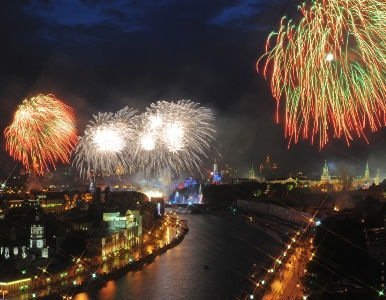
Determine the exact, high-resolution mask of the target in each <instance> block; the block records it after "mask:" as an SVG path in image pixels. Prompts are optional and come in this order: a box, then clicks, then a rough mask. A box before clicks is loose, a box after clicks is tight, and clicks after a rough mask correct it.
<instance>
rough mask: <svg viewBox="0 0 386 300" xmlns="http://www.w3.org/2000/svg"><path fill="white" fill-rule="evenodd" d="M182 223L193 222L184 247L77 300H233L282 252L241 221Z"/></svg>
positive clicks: (195, 218)
mask: <svg viewBox="0 0 386 300" xmlns="http://www.w3.org/2000/svg"><path fill="white" fill-rule="evenodd" d="M180 217H181V219H187V220H188V225H189V229H190V231H189V233H188V234H187V235H186V236H185V239H184V240H183V241H182V242H181V243H180V244H179V245H177V246H176V247H174V248H172V249H171V250H169V251H167V252H166V253H164V254H162V255H161V256H159V257H157V258H156V259H155V260H154V261H153V262H152V263H151V264H148V265H146V266H144V267H142V269H141V270H138V271H136V272H130V273H128V274H126V275H125V276H124V277H122V278H121V279H119V280H117V281H109V282H108V283H107V284H106V286H105V287H103V288H102V289H101V290H99V291H96V292H95V293H94V294H86V293H81V294H78V295H77V296H76V297H75V299H76V300H85V299H103V300H109V299H124V300H126V299H173V300H174V299H189V300H190V299H234V298H237V297H238V296H240V294H241V292H242V291H243V289H244V288H245V287H246V284H247V274H248V273H249V272H250V271H251V268H252V265H253V264H254V263H256V264H257V265H260V266H266V265H267V264H268V262H269V261H272V258H271V257H270V255H274V254H275V253H279V251H280V249H281V248H282V245H281V243H280V241H277V240H275V239H273V238H271V237H270V236H269V235H267V234H266V233H264V232H263V231H260V230H259V229H257V228H254V227H252V226H250V225H248V224H246V223H245V221H243V220H242V219H241V218H239V217H233V216H212V215H180ZM204 266H207V267H204Z"/></svg>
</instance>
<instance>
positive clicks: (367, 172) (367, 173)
mask: <svg viewBox="0 0 386 300" xmlns="http://www.w3.org/2000/svg"><path fill="white" fill-rule="evenodd" d="M363 179H364V180H366V181H369V179H370V170H369V162H366V169H365V176H364V177H363Z"/></svg>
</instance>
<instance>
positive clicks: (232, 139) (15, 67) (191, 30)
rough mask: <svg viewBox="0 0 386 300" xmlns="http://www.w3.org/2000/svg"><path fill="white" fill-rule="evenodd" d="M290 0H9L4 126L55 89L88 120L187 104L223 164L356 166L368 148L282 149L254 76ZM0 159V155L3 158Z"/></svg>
mask: <svg viewBox="0 0 386 300" xmlns="http://www.w3.org/2000/svg"><path fill="white" fill-rule="evenodd" d="M294 8H295V4H294V3H292V2H291V1H288V0H258V1H252V0H243V1H230V0H228V1H227V0H225V1H207V0H205V1H201V0H185V1H177V0H176V1H171V0H165V1H124V0H115V1H111V0H105V1H103V0H99V1H98V0H83V1H82V0H57V1H56V0H55V1H54V0H41V1H28V2H27V1H26V2H20V1H6V2H5V3H3V4H2V9H1V11H0V19H1V20H2V26H0V38H1V41H2V43H1V45H2V46H1V47H0V63H1V68H0V99H1V100H0V101H1V102H2V110H1V111H0V117H1V120H0V125H1V128H4V126H5V124H7V123H8V122H9V121H10V118H11V115H12V112H13V111H14V109H15V108H16V106H17V104H18V102H19V101H20V100H21V99H22V98H24V97H26V96H28V95H31V94H34V93H37V92H52V93H55V94H56V95H57V96H58V97H60V98H63V99H64V100H65V101H66V102H68V103H69V104H70V105H72V106H74V108H75V109H76V112H77V116H78V119H79V128H80V129H83V128H84V125H85V123H86V122H87V121H88V119H89V118H90V117H91V115H92V113H95V112H97V111H114V110H117V109H120V108H121V107H122V106H125V105H130V106H134V107H138V108H140V109H142V108H144V107H145V106H146V105H148V104H149V103H151V102H154V101H156V100H159V99H173V100H176V99H180V98H189V99H192V100H193V101H197V102H200V103H203V104H205V105H207V106H209V107H211V108H213V109H214V110H215V112H216V117H217V119H218V127H219V128H218V131H219V138H218V143H219V148H220V149H219V150H220V151H221V153H222V154H223V159H224V161H226V162H230V163H231V164H234V165H236V166H238V167H239V168H241V169H242V170H246V169H247V168H248V167H249V166H250V163H251V161H255V162H257V161H260V160H262V159H263V157H264V156H265V155H266V154H267V153H271V154H272V156H273V158H274V159H275V160H276V161H278V163H279V167H282V170H285V171H287V170H293V169H305V170H307V171H316V172H319V171H320V167H321V163H322V161H323V160H324V158H332V159H340V160H341V159H343V160H344V161H347V162H349V163H350V162H353V163H356V162H358V163H361V162H362V160H365V159H366V158H367V157H368V156H369V153H370V152H372V151H373V150H374V151H375V152H377V151H378V152H382V150H379V149H382V145H384V142H385V141H384V137H383V136H384V135H383V134H377V135H375V136H374V138H373V140H374V144H373V145H372V146H367V145H365V144H364V143H363V142H357V143H354V145H353V148H350V149H349V148H347V147H346V146H345V145H344V143H341V142H337V143H333V144H331V145H329V146H328V147H327V149H326V151H323V152H319V151H318V149H317V148H316V147H311V146H309V145H308V143H301V144H300V145H297V146H294V147H292V148H291V149H290V150H287V142H286V141H285V139H284V137H283V131H282V128H281V126H280V125H276V124H274V122H273V115H274V109H275V103H274V102H273V100H272V98H271V96H270V92H269V89H268V86H267V84H266V82H265V81H264V80H263V79H262V78H261V77H260V76H259V75H258V74H257V73H256V70H255V63H256V60H257V58H258V57H259V56H260V55H261V53H262V51H263V48H264V43H265V39H266V36H267V34H268V33H269V31H271V30H273V29H275V28H276V27H277V25H278V23H279V21H280V18H281V17H282V16H283V15H285V14H289V13H290V11H291V13H293V10H294ZM3 156H4V157H6V156H5V154H4V155H3Z"/></svg>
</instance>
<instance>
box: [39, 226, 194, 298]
mask: <svg viewBox="0 0 386 300" xmlns="http://www.w3.org/2000/svg"><path fill="white" fill-rule="evenodd" d="M188 232H189V227H188V226H187V224H186V223H185V224H184V226H182V227H181V231H180V233H179V234H178V235H176V236H175V237H174V238H173V239H172V240H171V241H170V243H165V244H164V246H162V247H160V248H158V249H156V250H154V251H152V252H151V253H148V254H147V255H145V256H143V257H141V258H139V259H137V260H133V261H129V262H128V263H127V264H126V265H124V266H122V267H120V268H116V269H114V270H113V271H111V272H109V273H102V274H95V276H91V278H90V279H89V280H88V281H85V282H82V283H81V284H79V285H77V286H74V287H71V288H66V289H63V290H58V291H55V292H53V293H51V294H50V295H48V296H45V297H39V298H38V299H42V300H48V299H50V300H51V299H52V300H53V299H71V298H70V297H72V296H74V295H76V294H78V293H81V292H87V293H90V292H95V291H97V290H99V289H101V288H103V287H104V286H105V285H106V283H107V282H108V281H110V280H118V279H120V278H122V277H123V276H125V275H126V274H127V273H129V272H133V271H137V270H140V269H141V268H142V267H143V266H144V265H147V264H151V263H152V262H153V261H154V259H155V258H156V257H157V256H159V255H162V254H163V253H165V252H167V251H168V250H170V249H172V248H173V247H175V246H177V245H178V244H180V243H181V242H182V241H183V240H184V238H185V235H186V234H187V233H188Z"/></svg>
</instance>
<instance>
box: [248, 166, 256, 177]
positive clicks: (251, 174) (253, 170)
mask: <svg viewBox="0 0 386 300" xmlns="http://www.w3.org/2000/svg"><path fill="white" fill-rule="evenodd" d="M254 179H256V174H255V169H254V168H253V162H252V165H251V169H250V170H249V180H254Z"/></svg>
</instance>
